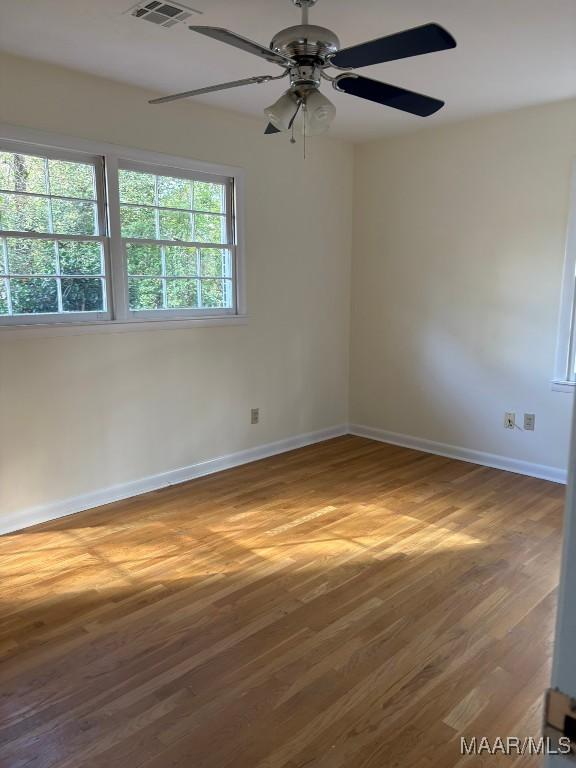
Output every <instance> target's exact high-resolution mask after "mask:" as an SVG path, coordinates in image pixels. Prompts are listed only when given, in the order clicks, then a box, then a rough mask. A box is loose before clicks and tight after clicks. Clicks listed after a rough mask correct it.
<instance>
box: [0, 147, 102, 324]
mask: <svg viewBox="0 0 576 768" xmlns="http://www.w3.org/2000/svg"><path fill="white" fill-rule="evenodd" d="M0 150H2V151H5V152H15V153H21V154H29V155H34V154H36V156H41V157H43V158H48V159H49V160H65V161H70V162H76V163H89V164H90V165H93V166H94V175H95V187H96V209H97V219H98V234H97V235H66V234H62V233H59V234H52V233H49V232H21V231H19V230H13V231H11V230H0V238H2V239H4V238H18V239H21V240H51V241H56V240H57V241H74V240H75V241H77V242H93V243H100V244H101V245H102V248H103V254H104V270H105V278H106V279H105V291H104V299H105V306H106V310H105V311H102V312H99V311H95V312H39V313H37V314H32V313H31V314H23V315H0V324H2V325H9V326H20V325H23V324H26V325H27V324H31V325H34V324H46V323H77V322H95V321H110V320H111V319H112V305H111V304H112V302H111V282H110V248H109V238H108V229H107V223H106V196H105V192H104V162H103V159H102V156H101V155H94V154H87V153H85V152H82V153H81V152H71V151H68V150H63V149H57V148H53V147H50V148H47V147H40V146H32V145H31V144H24V143H21V142H18V141H4V140H2V139H0ZM34 196H38V197H51V198H52V199H59V196H58V195H53V196H52V195H46V194H44V195H34ZM2 248H3V245H0V273H3V272H4V268H3V266H2V265H3V263H4V254H3V253H2ZM2 277H4V275H3V274H2ZM46 277H48V278H49V277H51V275H47V276H46ZM58 290H59V295H60V289H58ZM59 301H60V300H59Z"/></svg>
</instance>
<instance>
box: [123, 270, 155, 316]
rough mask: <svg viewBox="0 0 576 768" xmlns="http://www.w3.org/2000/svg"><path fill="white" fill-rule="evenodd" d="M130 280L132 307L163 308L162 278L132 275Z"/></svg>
mask: <svg viewBox="0 0 576 768" xmlns="http://www.w3.org/2000/svg"><path fill="white" fill-rule="evenodd" d="M128 282H129V285H128V293H129V299H130V309H162V305H163V301H162V280H159V279H155V278H150V277H141V278H139V277H131V278H130V280H129V281H128Z"/></svg>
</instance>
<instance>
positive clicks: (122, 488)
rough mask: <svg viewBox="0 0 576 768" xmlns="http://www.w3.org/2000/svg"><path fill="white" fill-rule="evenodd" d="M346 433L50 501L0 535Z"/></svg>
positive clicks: (288, 442) (16, 517) (4, 524)
mask: <svg viewBox="0 0 576 768" xmlns="http://www.w3.org/2000/svg"><path fill="white" fill-rule="evenodd" d="M347 433H348V427H347V426H346V425H345V424H342V425H340V426H337V427H331V428H329V429H322V430H319V431H318V432H308V433H306V434H301V435H295V436H294V437H288V438H286V439H284V440H278V441H277V442H274V443H267V444H266V445H259V446H256V447H255V448H248V449H247V450H244V451H237V452H236V453H231V454H228V455H226V456H220V457H218V458H216V459H209V460H208V461H201V462H198V463H197V464H191V465H190V466H188V467H181V468H180V469H174V470H171V471H170V472H163V473H161V474H159V475H150V476H148V477H143V478H141V479H139V480H133V481H132V482H129V483H122V484H121V485H112V486H110V487H108V488H104V489H102V490H100V491H94V492H92V493H85V494H82V495H81V496H72V497H69V498H67V499H62V500H61V501H56V502H51V503H49V504H44V505H41V506H37V507H32V508H29V509H24V510H21V511H19V512H14V513H12V514H11V513H8V514H7V515H2V516H1V517H0V535H1V534H3V533H11V532H13V531H19V530H21V529H22V528H28V527H30V526H31V525H37V524H38V523H47V522H49V521H50V520H57V519H58V518H60V517H67V516H68V515H74V514H75V513H76V512H82V511H84V510H86V509H92V508H93V507H100V506H102V505H103V504H110V503H111V502H113V501H121V500H122V499H128V498H130V497H132V496H139V495H140V494H142V493H148V491H155V490H158V489H159V488H164V487H166V486H168V485H176V484H177V483H184V482H186V481H187V480H193V479H194V478H195V477H203V476H204V475H211V474H213V473H214V472H221V471H222V470H223V469H230V468H232V467H238V466H240V465H241V464H248V463H249V462H251V461H258V459H266V458H268V457H269V456H274V455H276V454H278V453H285V452H286V451H292V450H294V449H295V448H303V447H304V446H305V445H312V444H313V443H320V442H322V441H323V440H330V439H331V438H333V437H340V436H341V435H346V434H347Z"/></svg>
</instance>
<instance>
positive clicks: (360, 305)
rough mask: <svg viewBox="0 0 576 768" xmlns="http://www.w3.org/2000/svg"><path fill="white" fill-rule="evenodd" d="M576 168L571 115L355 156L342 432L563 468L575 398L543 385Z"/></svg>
mask: <svg viewBox="0 0 576 768" xmlns="http://www.w3.org/2000/svg"><path fill="white" fill-rule="evenodd" d="M575 156H576V102H565V103H557V104H553V105H549V106H543V107H539V108H533V109H524V110H520V111H516V112H509V113H506V114H501V115H496V116H493V117H488V118H482V119H478V120H474V121H470V122H466V123H461V124H458V125H452V126H448V127H444V128H439V129H433V130H426V131H422V132H420V133H416V134H413V135H409V136H403V137H399V138H395V139H388V140H383V141H378V142H373V143H369V144H365V145H363V146H359V147H357V149H356V158H355V222H354V228H355V234H354V262H353V263H354V270H353V298H352V306H353V313H352V334H351V350H352V353H351V368H350V369H351V414H350V417H351V421H352V422H353V423H356V424H363V425H367V426H370V427H374V428H378V429H383V430H388V431H391V432H395V433H401V434H404V435H409V436H416V437H419V438H425V439H428V440H433V441H438V442H442V443H447V444H451V445H455V446H462V447H465V448H468V449H473V450H477V451H485V452H489V453H493V454H501V455H503V456H506V457H510V458H515V459H519V460H523V461H529V462H536V463H540V464H545V465H550V466H553V467H561V468H563V467H565V466H566V461H567V450H568V436H569V422H570V408H571V398H572V396H571V395H569V394H564V393H558V392H552V391H551V388H550V380H551V378H552V376H553V372H554V371H553V367H554V352H555V343H556V330H557V322H558V309H559V295H560V281H561V271H562V263H563V255H564V246H565V235H566V225H567V215H568V192H569V185H570V172H571V164H572V161H573V158H574V157H575ZM505 411H516V412H517V414H522V413H524V412H525V411H528V412H535V413H536V431H535V432H534V433H529V432H528V433H525V432H521V431H520V430H515V431H514V432H512V431H509V430H505V429H504V428H503V417H504V412H505Z"/></svg>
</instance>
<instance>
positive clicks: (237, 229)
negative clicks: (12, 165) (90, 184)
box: [0, 124, 247, 335]
mask: <svg viewBox="0 0 576 768" xmlns="http://www.w3.org/2000/svg"><path fill="white" fill-rule="evenodd" d="M0 146H1V148H2V149H4V150H5V151H14V149H11V148H17V149H18V150H19V151H21V152H23V153H24V152H27V153H28V154H34V153H35V152H36V154H38V153H42V154H44V155H45V156H48V153H56V154H58V156H59V157H60V158H61V159H74V157H76V159H78V160H81V159H82V158H86V157H92V158H94V157H97V158H103V160H104V178H103V184H104V187H105V190H104V191H105V196H104V200H105V203H106V209H107V217H106V219H107V228H106V230H105V233H106V234H105V235H104V234H103V235H102V236H103V237H104V239H105V249H104V253H105V260H106V261H105V264H106V269H107V275H106V276H107V300H108V313H106V315H105V316H104V317H102V315H103V314H104V313H74V316H73V317H72V316H71V314H72V313H67V314H66V315H61V314H59V315H55V314H50V315H48V314H38V315H19V316H17V317H15V316H2V317H0V334H2V333H4V332H18V333H25V334H27V333H28V332H32V333H37V332H39V331H40V328H44V329H45V330H47V331H48V335H61V334H62V333H83V332H87V333H93V332H99V331H107V330H109V331H114V332H124V331H132V330H145V329H150V328H154V329H168V328H175V327H178V328H181V327H194V326H203V325H228V324H236V323H238V324H243V323H245V322H246V320H247V315H246V293H245V262H244V171H243V169H241V168H237V167H234V166H228V165H218V164H212V163H205V162H201V161H197V160H192V159H190V158H183V157H179V156H176V155H168V154H164V153H158V152H149V151H146V150H140V149H134V148H129V147H121V146H117V145H114V144H105V143H100V142H93V141H89V140H85V139H76V138H72V137H68V136H62V135H59V134H51V133H46V132H40V131H35V130H31V129H28V128H23V127H19V126H10V125H3V124H0ZM65 154H66V155H67V156H68V157H67V158H65V157H64V155H65ZM127 166H130V167H133V168H134V169H136V167H140V168H142V169H145V170H148V171H150V172H156V173H158V174H159V175H167V176H169V175H171V174H172V175H175V176H178V175H180V176H182V175H185V176H189V177H190V178H198V179H201V180H217V181H218V182H219V183H222V181H223V179H228V180H229V185H230V189H231V192H230V197H229V200H228V201H227V202H229V204H230V209H229V210H230V212H231V220H232V222H233V223H232V232H231V235H233V239H234V242H231V243H230V244H229V245H228V246H227V247H228V248H229V249H230V251H231V255H232V265H233V266H232V276H233V290H234V302H233V308H232V309H229V308H225V309H200V310H196V309H192V310H187V309H183V310H180V309H175V310H170V309H161V310H147V311H139V310H130V309H129V306H128V285H127V279H128V276H127V265H126V256H125V249H124V243H123V239H122V235H121V230H120V195H119V188H118V186H119V185H118V179H119V177H118V171H119V169H120V168H121V167H127ZM19 234H20V235H21V234H22V233H19ZM38 237H42V235H38ZM79 239H90V238H85V237H83V236H80V237H79ZM143 242H145V241H143ZM155 242H157V241H155ZM200 245H204V247H206V244H205V243H203V244H200ZM220 245H222V244H220ZM95 314H97V315H99V317H94V315H95ZM87 315H90V317H88V316H87Z"/></svg>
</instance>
